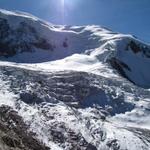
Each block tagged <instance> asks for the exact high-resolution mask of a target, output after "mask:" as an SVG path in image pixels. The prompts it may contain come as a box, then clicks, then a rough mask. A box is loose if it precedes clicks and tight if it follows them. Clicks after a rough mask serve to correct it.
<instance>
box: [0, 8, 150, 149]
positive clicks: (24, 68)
mask: <svg viewBox="0 0 150 150" xmlns="http://www.w3.org/2000/svg"><path fill="white" fill-rule="evenodd" d="M149 64H150V46H149V45H147V44H145V43H143V42H142V41H140V40H138V39H137V38H136V37H134V36H132V35H124V34H120V33H115V32H113V31H111V30H110V29H107V28H105V27H101V26H95V25H91V26H90V25H89V26H62V25H53V24H50V23H48V22H45V21H43V20H41V19H39V18H37V17H35V16H32V15H30V14H28V13H23V12H11V11H7V10H0V81H1V82H0V89H1V90H0V149H2V150H9V149H11V150H49V149H52V150H149V149H150V121H149V118H150V117H149V116H150V90H149V88H150V71H149Z"/></svg>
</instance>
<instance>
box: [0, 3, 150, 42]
mask: <svg viewBox="0 0 150 150" xmlns="http://www.w3.org/2000/svg"><path fill="white" fill-rule="evenodd" d="M0 7H1V8H3V9H8V10H20V11H26V12H29V13H32V14H33V15H36V16H38V17H40V18H42V19H45V20H47V21H49V22H52V23H55V24H63V23H65V24H67V25H87V24H97V25H102V26H106V27H108V28H110V29H112V30H114V31H118V32H122V33H129V34H133V35H135V36H137V37H138V38H140V39H142V40H144V41H146V42H148V43H150V0H65V5H64V9H63V6H62V3H61V0H0ZM63 14H64V15H63ZM63 16H64V17H63ZM63 18H64V19H63ZM63 20H64V21H63Z"/></svg>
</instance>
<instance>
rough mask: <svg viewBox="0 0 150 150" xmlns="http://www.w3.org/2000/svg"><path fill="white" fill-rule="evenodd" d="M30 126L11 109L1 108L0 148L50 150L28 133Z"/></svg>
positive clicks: (6, 149)
mask: <svg viewBox="0 0 150 150" xmlns="http://www.w3.org/2000/svg"><path fill="white" fill-rule="evenodd" d="M27 129H28V126H27V125H26V124H25V123H24V122H23V119H22V118H21V117H20V116H19V115H18V113H17V112H16V111H14V110H13V109H12V108H11V107H9V106H5V105H2V106H1V107H0V133H1V134H0V148H1V149H2V150H8V149H11V150H16V149H17V150H49V148H48V147H46V146H45V145H44V144H43V143H41V142H40V141H38V140H37V139H36V138H35V137H34V133H32V132H28V131H27Z"/></svg>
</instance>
